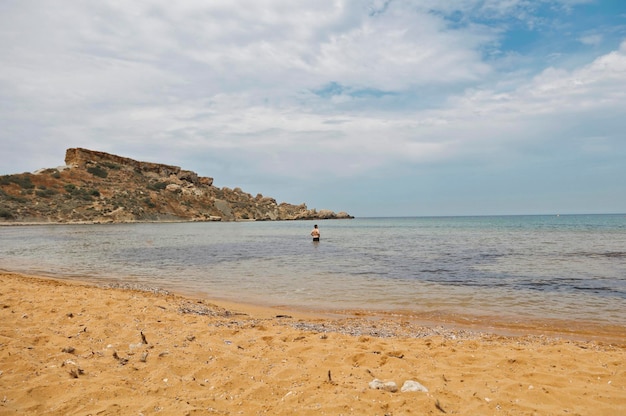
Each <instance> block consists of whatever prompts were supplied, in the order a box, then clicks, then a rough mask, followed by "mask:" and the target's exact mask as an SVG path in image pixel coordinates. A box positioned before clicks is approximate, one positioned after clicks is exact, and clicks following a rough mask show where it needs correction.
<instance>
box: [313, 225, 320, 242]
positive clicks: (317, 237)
mask: <svg viewBox="0 0 626 416" xmlns="http://www.w3.org/2000/svg"><path fill="white" fill-rule="evenodd" d="M311 235H312V236H313V241H320V230H319V228H317V224H315V225H314V226H313V231H311Z"/></svg>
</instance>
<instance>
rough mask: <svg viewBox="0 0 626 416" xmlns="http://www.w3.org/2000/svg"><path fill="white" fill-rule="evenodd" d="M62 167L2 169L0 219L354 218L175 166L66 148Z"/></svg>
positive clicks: (9, 220) (0, 179) (49, 220)
mask: <svg viewBox="0 0 626 416" xmlns="http://www.w3.org/2000/svg"><path fill="white" fill-rule="evenodd" d="M66 164H67V166H65V167H63V168H56V169H44V170H41V171H38V172H37V173H22V174H15V175H5V176H0V223H1V222H5V223H7V222H11V223H24V222H135V221H218V220H219V221H238V220H299V219H326V218H351V217H350V216H349V215H348V214H346V213H339V214H335V213H334V212H332V211H328V210H320V211H317V210H315V209H312V210H309V209H308V208H307V206H306V205H305V204H300V205H292V204H288V203H284V202H283V203H280V204H278V203H277V202H276V200H275V199H273V198H269V197H264V196H263V195H261V194H258V195H256V196H252V195H250V194H248V193H246V192H244V191H242V190H241V189H240V188H235V189H229V188H226V187H224V188H217V187H215V186H213V179H212V178H202V177H198V175H197V174H195V173H194V172H191V171H184V170H181V169H180V168H178V167H176V166H169V165H161V164H154V163H146V162H137V161H134V160H132V159H126V158H123V157H120V156H115V155H109V154H106V153H103V152H94V151H90V150H86V149H68V151H67V153H66Z"/></svg>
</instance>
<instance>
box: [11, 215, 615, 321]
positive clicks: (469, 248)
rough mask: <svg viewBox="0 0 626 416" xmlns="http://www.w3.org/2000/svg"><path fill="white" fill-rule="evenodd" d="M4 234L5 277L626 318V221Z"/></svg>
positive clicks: (296, 299) (243, 225)
mask: <svg viewBox="0 0 626 416" xmlns="http://www.w3.org/2000/svg"><path fill="white" fill-rule="evenodd" d="M318 224H319V226H320V229H321V232H322V239H321V242H320V243H313V242H312V241H311V238H310V236H309V232H310V230H311V228H312V227H313V222H309V221H296V222H240V223H168V224H115V225H113V224H109V225H38V226H23V227H0V269H4V270H9V271H17V272H24V273H30V274H39V275H47V276H55V277H64V278H76V279H82V280H91V281H98V282H111V281H122V282H128V283H138V284H143V285H148V286H151V287H160V288H165V289H169V290H174V291H178V292H183V293H193V294H200V295H203V296H207V297H212V298H221V299H229V300H235V301H243V302H252V303H258V304H264V305H273V306H276V305H280V306H296V307H305V308H320V309H329V308H330V309H382V310H409V311H417V312H428V313H439V312H440V313H454V314H474V315H491V316H494V315H495V316H511V317H514V316H517V317H529V318H542V319H543V318H556V319H582V320H588V321H593V322H602V323H612V324H620V325H622V324H626V215H563V216H492V217H432V218H421V217H420V218H358V219H354V220H334V221H320V222H318Z"/></svg>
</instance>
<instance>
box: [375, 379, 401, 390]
mask: <svg viewBox="0 0 626 416" xmlns="http://www.w3.org/2000/svg"><path fill="white" fill-rule="evenodd" d="M369 386H370V389H375V390H385V391H388V392H391V393H395V392H397V391H398V385H397V384H396V383H395V382H394V381H386V382H383V381H380V380H379V379H377V378H375V379H374V380H372V381H370V383H369Z"/></svg>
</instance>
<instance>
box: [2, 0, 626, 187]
mask: <svg viewBox="0 0 626 416" xmlns="http://www.w3.org/2000/svg"><path fill="white" fill-rule="evenodd" d="M578 3H580V2H579V1H565V0H563V1H554V2H548V1H546V2H541V3H540V4H539V5H541V6H546V7H556V8H558V9H559V10H565V11H567V9H568V8H573V7H575V6H576V4H578ZM538 9H539V6H538V3H533V2H528V1H526V0H507V1H496V0H489V1H484V0H480V1H479V0H456V1H446V2H441V1H438V0H422V1H417V0H415V1H409V0H407V1H372V2H367V3H364V2H361V1H356V0H350V1H340V0H333V1H330V0H329V1H322V2H315V4H314V5H311V4H304V3H301V2H293V1H287V0H281V1H278V0H273V1H271V0H263V1H260V0H255V1H252V0H250V1H233V2H206V1H203V0H185V1H179V2H170V1H165V0H158V1H133V2H117V1H84V2H79V3H76V4H72V5H71V6H70V5H66V7H58V5H55V4H53V3H51V2H47V1H36V0H24V1H21V2H11V3H4V4H3V5H0V53H1V55H2V62H3V65H2V66H1V67H0V124H1V125H3V128H4V131H5V133H4V135H3V136H0V151H2V152H3V153H4V152H8V151H9V149H13V148H14V146H22V147H24V148H27V147H28V149H29V152H33V151H35V152H36V151H37V150H36V149H42V150H43V153H50V155H49V156H47V157H48V158H49V159H50V160H51V161H50V162H48V163H46V164H45V165H44V166H41V164H42V163H45V161H46V160H47V159H46V155H43V156H41V155H40V156H39V157H33V158H29V160H26V161H25V160H24V159H23V158H22V159H21V160H20V159H19V158H12V160H10V161H8V162H7V164H6V165H4V166H3V169H6V172H3V173H10V172H14V171H21V170H24V169H30V170H34V169H37V168H40V167H49V166H55V165H57V164H58V162H59V159H60V157H62V154H63V151H64V148H65V147H70V146H82V147H90V148H94V149H97V150H103V151H110V152H113V153H119V154H123V155H125V156H129V157H136V158H139V159H142V160H148V159H150V160H152V161H156V162H163V163H173V164H179V165H183V166H184V167H187V168H192V169H198V167H202V169H209V168H207V167H205V165H203V161H205V160H208V159H211V160H213V162H212V163H223V165H237V166H240V170H241V172H247V174H248V175H249V176H255V177H256V176H263V177H265V178H270V177H273V178H277V177H281V176H289V177H298V178H299V179H301V180H303V181H304V180H306V179H307V178H310V177H315V178H317V179H319V178H326V177H333V176H341V177H342V178H350V177H359V176H360V175H364V174H374V173H373V172H375V171H376V169H382V170H381V172H382V171H383V170H384V171H389V170H390V169H391V170H393V168H394V167H399V166H406V165H409V166H432V165H435V164H440V165H441V166H443V165H445V164H448V163H455V162H458V163H478V164H482V165H484V166H488V165H490V164H493V165H501V164H504V163H507V162H510V161H513V160H517V159H519V158H523V157H524V155H525V152H528V151H529V149H531V150H533V149H539V148H541V146H545V147H546V148H550V149H551V148H556V147H560V146H559V144H558V143H565V142H567V140H568V138H570V137H571V136H572V134H577V135H579V136H581V137H582V136H585V137H588V138H589V139H588V140H586V141H585V140H583V139H581V141H580V142H579V143H584V146H583V145H582V144H581V145H580V146H579V149H578V150H580V151H581V152H584V149H594V150H593V152H594V154H596V155H597V154H598V153H602V152H603V151H604V150H605V149H607V148H610V146H611V145H613V144H614V143H615V141H614V140H613V139H612V138H611V137H610V132H609V133H607V132H606V131H604V130H603V128H604V127H603V126H622V127H623V123H624V121H622V119H623V117H622V115H621V114H620V113H621V112H622V110H621V109H622V108H626V97H625V93H624V92H623V91H626V69H625V67H626V58H625V56H626V46H625V45H626V43H624V44H622V46H621V48H620V49H618V50H615V51H612V52H609V53H605V54H604V55H603V56H599V57H597V58H596V59H594V60H593V61H589V60H587V61H586V62H585V63H584V64H579V65H578V66H577V67H569V68H562V67H559V66H557V65H556V63H555V62H556V61H550V62H552V63H550V62H547V63H545V62H544V65H546V67H544V68H541V69H539V70H535V72H531V71H529V70H526V69H525V68H523V67H522V65H520V63H523V62H524V61H525V60H526V59H529V57H528V56H525V55H524V54H523V53H522V52H520V51H516V50H509V51H501V50H498V48H499V47H500V46H501V45H500V41H501V37H502V35H503V33H506V31H507V29H508V26H509V25H510V24H511V22H512V21H515V22H518V23H519V22H522V23H523V25H525V27H534V26H537V25H545V24H548V23H549V22H546V21H544V20H542V19H544V16H541V15H538V14H537V12H536V11H537V10H538ZM566 15H567V13H565V16H566ZM572 36H574V37H573V39H578V40H579V41H580V42H582V43H584V44H587V45H599V44H601V43H603V42H604V41H605V40H606V39H605V37H603V36H602V35H596V34H589V33H588V32H584V33H579V34H574V35H572ZM586 49H590V48H586ZM490 51H491V52H493V53H490ZM565 52H566V51H561V50H554V51H551V53H554V54H559V53H565ZM532 58H533V59H535V60H537V59H536V57H532ZM547 65H552V66H547ZM596 117H602V120H603V123H604V124H603V126H600V125H597V124H596V123H594V119H595V118H596ZM583 123H586V125H587V126H588V127H586V128H579V129H578V131H576V132H573V133H572V132H570V131H567V128H565V127H566V126H568V125H573V126H574V125H575V126H580V125H582V124H583ZM600 130H603V131H602V132H600ZM600 137H602V139H601V141H600V139H598V138H600ZM594 138H596V139H597V140H598V141H597V142H596V139H594ZM594 143H602V145H594ZM55 149H56V150H55ZM533 151H534V150H533ZM568 151H569V150H568ZM173 157H175V158H176V160H172V159H171V158H173ZM220 158H221V159H223V160H222V161H219V162H218V161H217V160H218V159H220ZM226 159H228V160H226ZM30 160H33V162H32V163H37V165H34V166H30V165H28V164H29V163H31V162H30ZM25 164H26V166H24V165H25ZM18 166H19V167H18ZM200 173H201V174H204V175H210V176H216V177H218V176H219V172H212V171H201V172H200ZM242 175H244V174H243V173H242Z"/></svg>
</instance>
